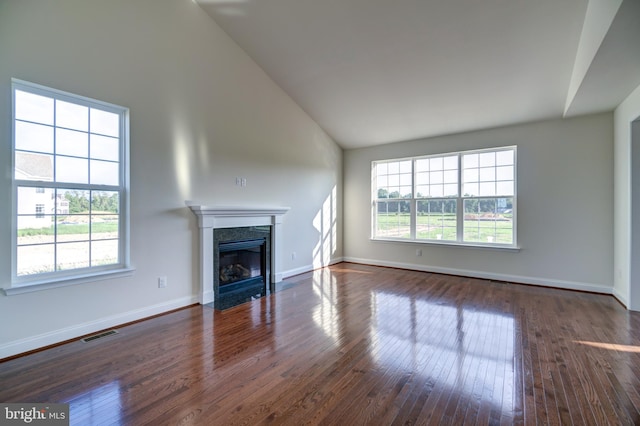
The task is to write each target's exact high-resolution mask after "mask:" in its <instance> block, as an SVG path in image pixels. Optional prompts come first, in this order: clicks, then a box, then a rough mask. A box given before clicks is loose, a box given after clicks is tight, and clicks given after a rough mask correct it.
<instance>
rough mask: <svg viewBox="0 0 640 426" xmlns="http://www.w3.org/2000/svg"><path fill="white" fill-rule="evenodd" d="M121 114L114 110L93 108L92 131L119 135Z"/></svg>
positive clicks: (114, 135)
mask: <svg viewBox="0 0 640 426" xmlns="http://www.w3.org/2000/svg"><path fill="white" fill-rule="evenodd" d="M119 123H120V116H119V115H118V114H114V113H112V112H107V111H101V110H99V109H95V108H91V133H99V134H101V135H106V136H113V137H116V138H117V137H119V136H120V124H119Z"/></svg>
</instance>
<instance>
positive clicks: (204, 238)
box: [185, 201, 289, 307]
mask: <svg viewBox="0 0 640 426" xmlns="http://www.w3.org/2000/svg"><path fill="white" fill-rule="evenodd" d="M185 204H186V205H187V207H188V208H189V209H190V210H191V211H192V212H193V214H194V215H195V216H196V217H197V219H198V243H199V250H198V252H199V253H198V254H199V262H198V263H199V269H200V274H199V275H200V280H199V282H200V284H199V287H198V293H197V297H198V301H199V302H200V304H202V305H211V306H214V307H215V306H216V300H217V299H218V297H224V293H225V292H226V291H227V290H226V289H225V291H223V294H222V295H221V294H220V291H219V289H218V292H217V293H216V292H215V291H214V282H215V281H216V280H218V284H219V283H220V281H219V280H220V277H219V266H217V265H216V266H214V265H213V263H214V259H217V256H218V255H219V243H220V242H223V243H225V242H229V241H234V240H235V241H246V240H257V239H262V238H265V245H264V251H265V252H264V259H265V270H264V271H263V274H264V276H265V279H264V281H265V291H269V289H270V287H274V286H275V285H276V284H277V283H279V282H280V281H282V278H283V270H282V226H283V225H282V223H283V218H284V215H285V214H286V213H287V212H288V211H289V207H270V206H264V207H263V206H255V207H253V206H248V207H235V206H232V207H229V206H206V205H202V204H198V203H196V202H193V201H186V202H185ZM267 229H270V232H269V231H267ZM214 239H215V240H217V241H214ZM267 239H268V240H267ZM216 250H217V252H216V253H215V255H214V251H216ZM261 250H262V249H261ZM254 256H255V254H254ZM225 261H226V260H225ZM235 273H236V274H238V273H237V272H235ZM218 287H219V286H218ZM239 292H240V293H241V292H242V291H239ZM247 292H248V293H251V292H253V290H247Z"/></svg>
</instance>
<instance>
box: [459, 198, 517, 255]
mask: <svg viewBox="0 0 640 426" xmlns="http://www.w3.org/2000/svg"><path fill="white" fill-rule="evenodd" d="M512 205H513V199H512V198H480V199H472V200H464V212H465V213H464V241H465V242H478V243H500V244H512V243H513V213H512V208H513V206H512Z"/></svg>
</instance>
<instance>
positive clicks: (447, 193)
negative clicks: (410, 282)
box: [372, 146, 517, 247]
mask: <svg viewBox="0 0 640 426" xmlns="http://www.w3.org/2000/svg"><path fill="white" fill-rule="evenodd" d="M372 182H373V185H372V192H373V193H372V206H373V212H372V223H373V226H372V238H373V239H375V240H395V241H413V242H425V243H440V244H443V243H444V244H458V245H482V246H499V247H516V244H517V239H516V147H515V146H511V147H501V148H493V149H484V150H477V151H466V152H455V153H448V154H440V155H430V156H423V157H411V158H402V159H391V160H381V161H374V162H373V163H372Z"/></svg>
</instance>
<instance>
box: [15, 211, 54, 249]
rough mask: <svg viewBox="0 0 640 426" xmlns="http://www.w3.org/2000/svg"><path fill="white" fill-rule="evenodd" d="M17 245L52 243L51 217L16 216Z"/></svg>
mask: <svg viewBox="0 0 640 426" xmlns="http://www.w3.org/2000/svg"><path fill="white" fill-rule="evenodd" d="M17 231H18V232H17V233H18V245H19V246H23V245H28V244H43V243H53V242H54V235H53V234H54V229H53V216H52V215H44V216H41V217H37V216H36V215H25V216H18V230H17Z"/></svg>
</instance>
